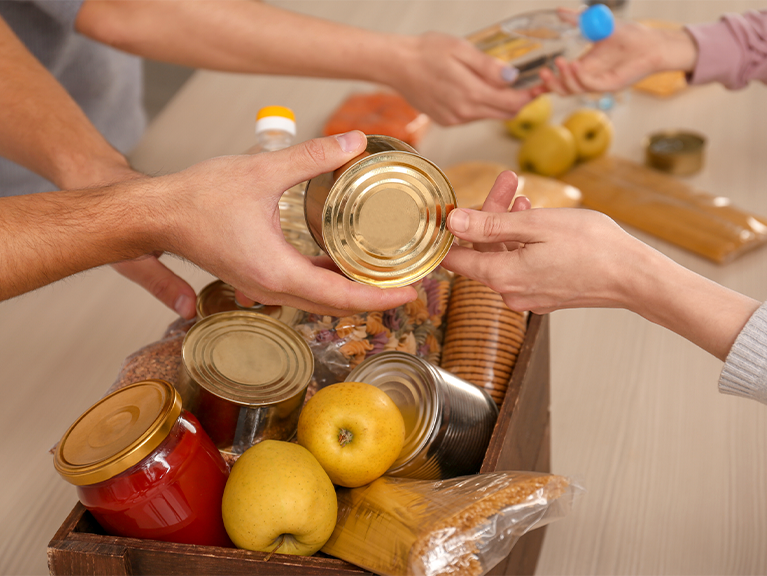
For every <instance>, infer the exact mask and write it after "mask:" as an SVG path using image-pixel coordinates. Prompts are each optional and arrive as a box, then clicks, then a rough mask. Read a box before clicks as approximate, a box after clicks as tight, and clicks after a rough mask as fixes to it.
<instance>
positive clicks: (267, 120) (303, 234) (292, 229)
mask: <svg viewBox="0 0 767 576" xmlns="http://www.w3.org/2000/svg"><path fill="white" fill-rule="evenodd" d="M295 136H296V117H295V114H293V111H292V110H291V109H290V108H286V107H284V106H266V107H264V108H261V109H260V110H259V111H258V114H257V115H256V144H257V146H258V149H259V150H258V151H259V152H274V151H277V150H282V149H283V148H287V147H289V146H291V145H292V144H293V140H294V139H295ZM305 191H306V183H305V182H301V183H300V184H296V185H295V186H293V187H292V188H289V189H288V190H286V191H285V192H284V193H283V194H282V197H281V198H280V224H281V226H282V233H283V234H284V235H285V239H286V240H287V241H288V242H289V243H290V244H291V245H292V246H293V247H294V248H295V249H296V250H298V251H299V252H301V254H304V255H306V256H316V255H318V254H320V252H321V250H320V247H319V246H317V243H316V242H315V241H314V238H312V235H311V233H310V232H309V229H308V228H307V227H306V218H305V217H304V194H305Z"/></svg>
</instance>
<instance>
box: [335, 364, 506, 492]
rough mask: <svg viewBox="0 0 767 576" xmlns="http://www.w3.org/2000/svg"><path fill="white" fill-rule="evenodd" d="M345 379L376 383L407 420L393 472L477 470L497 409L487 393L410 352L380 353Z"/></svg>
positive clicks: (448, 474)
mask: <svg viewBox="0 0 767 576" xmlns="http://www.w3.org/2000/svg"><path fill="white" fill-rule="evenodd" d="M346 381H347V382H365V383H367V384H372V385H374V386H377V387H378V388H380V389H381V390H383V391H384V392H386V394H387V395H388V396H389V397H390V398H391V399H392V400H393V401H394V403H395V404H396V405H397V407H398V408H399V409H400V412H402V417H403V419H404V420H405V443H404V446H403V448H402V452H401V453H400V456H399V458H397V460H396V461H395V462H394V464H393V465H392V467H391V468H390V469H389V470H388V471H387V472H386V474H387V475H390V476H401V477H406V478H419V479H422V480H437V479H444V478H454V477H456V476H464V475H467V474H476V473H477V472H479V469H480V466H481V465H482V460H483V459H484V457H485V451H486V450H487V445H488V443H489V442H490V437H491V436H492V434H493V427H494V426H495V421H496V419H497V417H498V408H497V407H496V405H495V402H493V399H492V398H491V397H490V396H489V395H488V394H487V392H485V391H484V390H481V389H479V388H477V387H476V386H474V385H473V384H470V383H469V382H466V381H465V380H461V379H460V378H458V377H456V376H454V375H453V374H451V373H450V372H447V371H446V370H442V369H441V368H439V367H438V366H434V365H433V364H430V363H429V362H427V361H426V360H423V359H421V358H418V357H417V356H413V355H412V354H407V353H406V352H397V351H389V352H381V353H379V354H376V355H375V356H371V357H370V358H368V359H367V360H365V361H364V362H362V363H361V364H360V365H359V366H357V367H356V368H355V369H354V370H352V372H351V373H350V374H349V376H348V377H347V378H346Z"/></svg>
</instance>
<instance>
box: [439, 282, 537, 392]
mask: <svg viewBox="0 0 767 576" xmlns="http://www.w3.org/2000/svg"><path fill="white" fill-rule="evenodd" d="M526 329H527V317H526V315H525V313H521V312H514V311H513V310H510V309H509V308H508V307H507V306H506V304H505V303H504V302H503V298H501V295H500V294H498V293H497V292H494V291H493V290H491V289H490V288H488V287H486V286H485V285H483V284H480V283H479V282H477V281H475V280H471V279H469V278H466V277H463V276H456V277H455V279H454V280H453V291H452V294H451V296H450V303H449V305H448V309H447V324H446V328H445V340H444V345H443V348H442V364H441V366H442V368H444V369H445V370H448V371H449V372H452V373H453V374H455V375H456V376H458V377H459V378H462V379H463V380H466V381H467V382H471V383H472V384H474V385H475V386H478V387H480V388H483V389H484V390H485V391H487V392H488V393H489V394H490V396H492V398H493V400H495V403H496V404H497V405H498V406H499V407H500V405H501V404H502V403H503V398H504V396H505V395H506V388H507V386H508V384H509V379H510V378H511V372H512V370H513V369H514V364H515V363H516V361H517V354H518V353H519V349H520V347H521V346H522V341H523V340H524V337H525V330H526Z"/></svg>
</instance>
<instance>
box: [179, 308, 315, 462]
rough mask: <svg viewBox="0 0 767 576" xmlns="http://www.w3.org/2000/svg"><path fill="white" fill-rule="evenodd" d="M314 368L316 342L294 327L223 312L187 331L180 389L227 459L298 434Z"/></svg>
mask: <svg viewBox="0 0 767 576" xmlns="http://www.w3.org/2000/svg"><path fill="white" fill-rule="evenodd" d="M313 371H314V358H313V356H312V353H311V350H310V349H309V345H308V344H307V343H306V342H305V341H304V339H303V338H302V337H301V335H300V334H299V333H298V332H296V331H295V330H294V329H293V328H291V327H290V326H288V325H287V324H285V323H283V322H280V321H279V320H275V319H274V318H271V317H270V316H265V315H264V314H259V313H257V312H250V311H245V310H238V311H232V312H219V313H218V314H213V315H211V316H208V317H207V318H203V319H202V320H200V321H199V322H197V323H196V324H195V325H194V326H192V327H191V328H190V329H189V332H187V334H186V337H185V338H184V343H183V346H182V363H181V371H180V374H179V381H178V384H177V388H178V389H179V391H180V393H181V396H182V398H183V400H184V405H186V406H190V411H191V412H192V413H193V414H195V415H196V416H197V418H198V419H199V420H200V422H201V423H202V426H203V428H205V430H206V431H207V432H208V434H209V435H210V437H211V438H212V439H213V442H214V443H215V444H216V446H217V447H218V449H219V450H220V451H221V452H223V453H224V455H225V457H226V456H227V455H234V456H237V455H239V454H242V452H244V451H245V450H247V449H248V448H249V447H250V446H252V445H253V444H256V443H257V442H260V441H261V440H266V439H273V440H286V441H287V440H290V439H291V438H292V437H293V436H294V435H295V433H296V427H297V425H298V416H299V413H300V412H301V407H302V406H303V403H304V398H305V396H306V389H307V386H308V385H309V383H310V382H311V378H312V373H313Z"/></svg>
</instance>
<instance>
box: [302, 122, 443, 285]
mask: <svg viewBox="0 0 767 576" xmlns="http://www.w3.org/2000/svg"><path fill="white" fill-rule="evenodd" d="M304 202H305V204H304V212H305V215H306V224H307V227H308V228H309V231H310V232H311V233H312V236H313V237H314V240H315V242H317V244H319V246H320V247H321V248H322V249H323V250H324V251H325V252H326V253H327V254H328V255H329V256H330V257H331V258H332V259H333V261H334V262H335V263H336V265H337V266H338V267H339V269H340V270H341V271H342V272H343V273H344V274H345V275H346V276H348V277H349V278H351V279H353V280H356V281H358V282H362V283H364V284H371V285H374V286H379V287H382V288H386V287H393V286H406V285H408V284H412V283H413V282H416V281H417V280H420V279H421V278H423V277H424V276H426V275H427V274H428V273H429V272H431V271H432V270H434V268H436V267H437V266H438V265H439V263H440V262H441V261H442V259H443V258H444V257H445V256H446V255H447V252H448V250H449V249H450V246H451V244H452V242H453V235H452V234H451V233H450V232H449V231H448V229H447V225H446V223H447V215H448V213H449V212H450V211H451V210H452V209H453V208H454V207H455V204H456V201H455V192H454V191H453V187H452V186H451V185H450V181H449V180H448V179H447V177H446V176H445V174H444V173H443V172H442V171H441V170H440V169H439V168H438V167H437V166H436V165H435V164H433V163H432V162H430V161H429V160H427V159H426V158H423V157H422V156H420V155H419V154H418V153H417V152H416V150H415V149H414V148H412V147H411V146H409V145H408V144H405V143H404V142H402V141H401V140H397V139H396V138H392V137H390V136H379V135H372V136H368V137H367V148H366V149H365V152H363V153H362V154H360V155H359V156H357V157H356V158H354V159H353V160H351V161H350V162H348V163H347V164H345V165H344V166H342V167H341V168H339V169H338V170H336V171H334V172H328V173H325V174H322V175H320V176H318V177H316V178H312V179H311V180H310V181H309V182H308V183H307V186H306V195H305V199H304Z"/></svg>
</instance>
